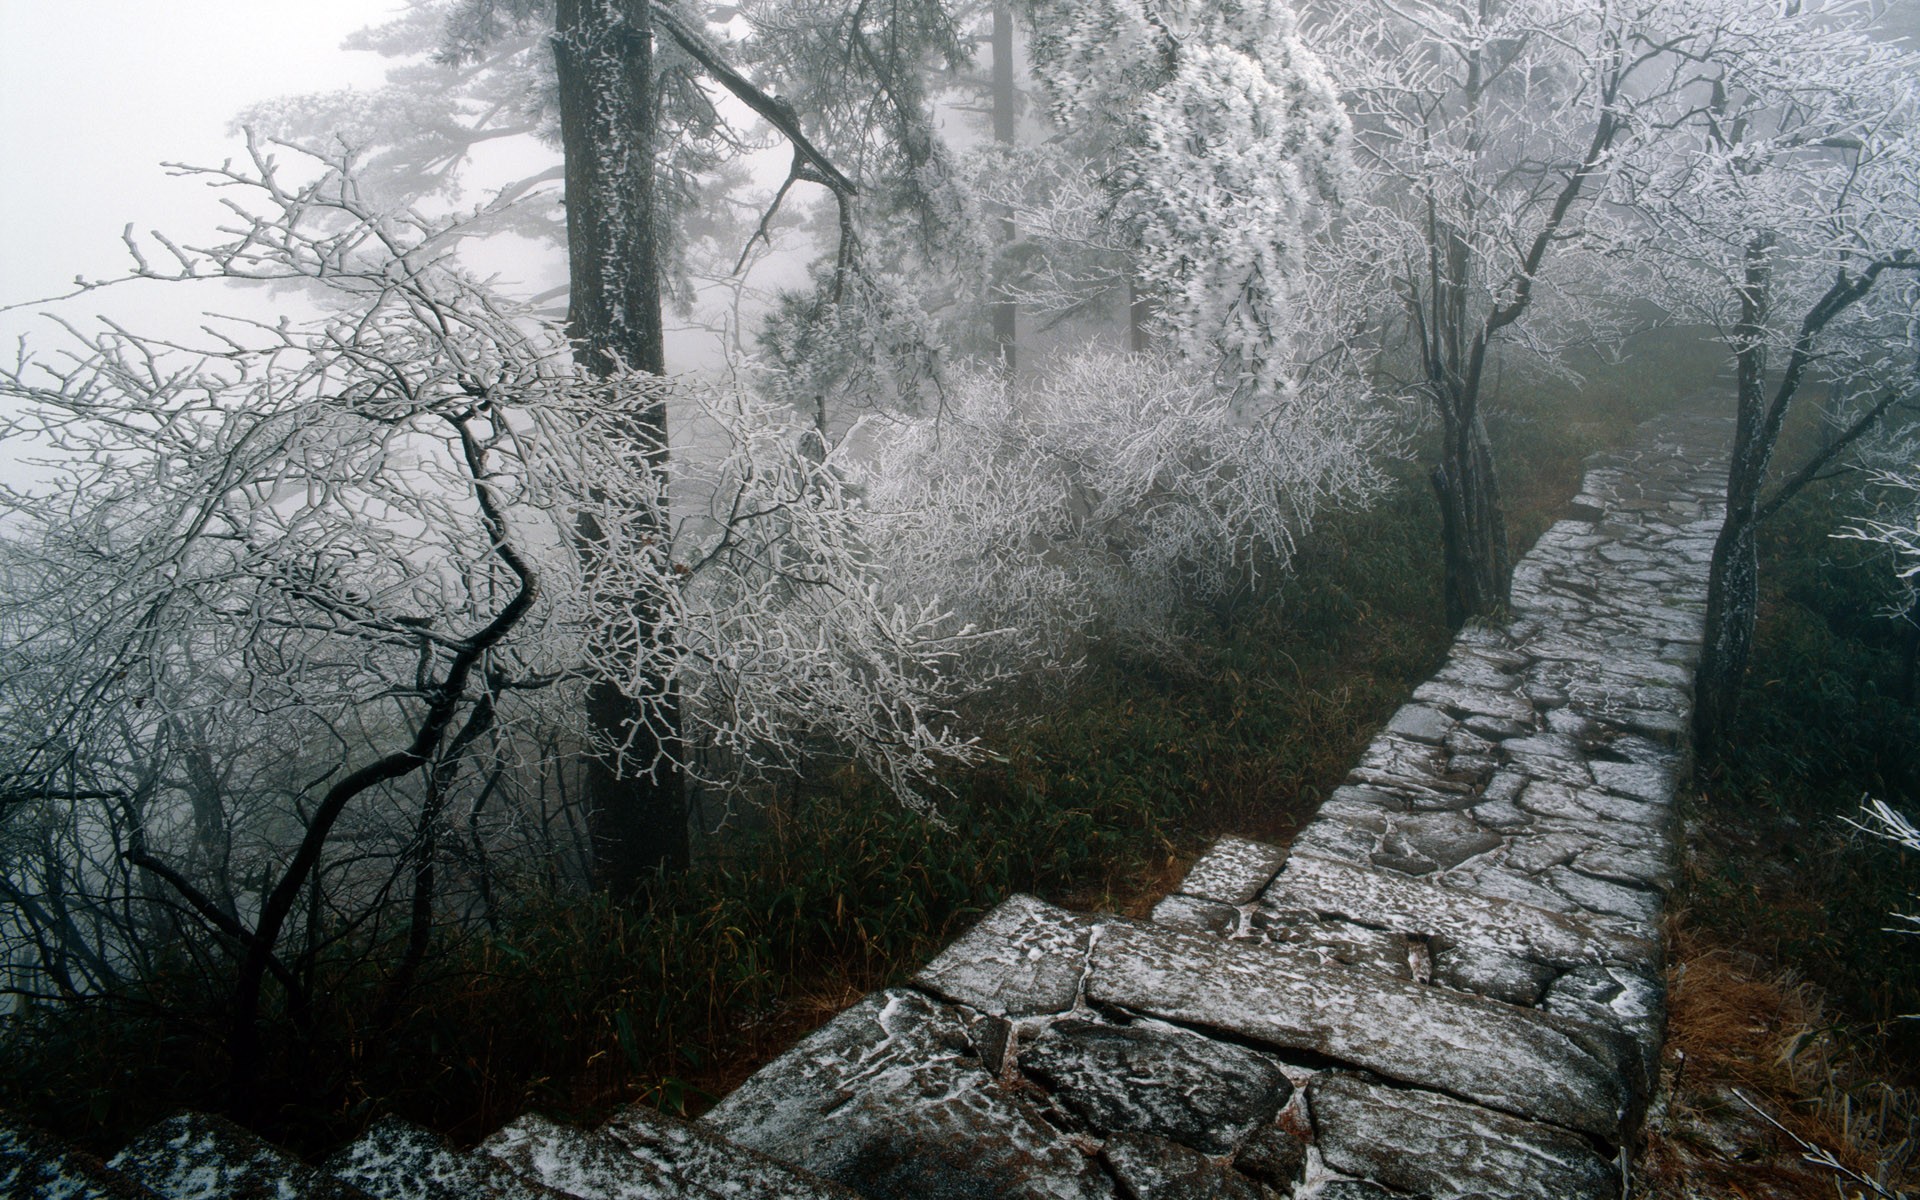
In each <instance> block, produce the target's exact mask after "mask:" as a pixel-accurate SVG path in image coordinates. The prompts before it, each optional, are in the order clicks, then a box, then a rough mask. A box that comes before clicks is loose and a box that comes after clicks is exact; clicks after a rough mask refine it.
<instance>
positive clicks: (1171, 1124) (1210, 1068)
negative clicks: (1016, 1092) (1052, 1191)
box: [1019, 1019, 1293, 1154]
mask: <svg viewBox="0 0 1920 1200" xmlns="http://www.w3.org/2000/svg"><path fill="white" fill-rule="evenodd" d="M1019 1063H1020V1069H1021V1071H1022V1072H1024V1073H1025V1074H1026V1075H1028V1076H1029V1077H1031V1078H1034V1079H1038V1080H1039V1081H1040V1082H1042V1083H1043V1084H1045V1085H1046V1087H1047V1089H1048V1090H1049V1091H1050V1092H1052V1093H1053V1095H1054V1098H1055V1099H1057V1100H1059V1101H1061V1102H1062V1103H1064V1104H1065V1105H1066V1106H1067V1107H1068V1108H1070V1109H1072V1110H1073V1111H1074V1112H1075V1113H1077V1114H1078V1115H1079V1116H1080V1117H1081V1118H1082V1119H1083V1120H1085V1121H1086V1122H1087V1124H1088V1125H1090V1126H1091V1127H1093V1129H1095V1130H1096V1131H1098V1132H1099V1133H1100V1134H1102V1135H1107V1134H1121V1133H1148V1134H1153V1135H1154V1136H1156V1137H1163V1138H1167V1139H1170V1140H1172V1141H1175V1142H1179V1143H1181V1144H1182V1145H1185V1146H1191V1147H1192V1148H1193V1149H1195V1150H1198V1151H1200V1152H1202V1153H1204V1154H1231V1153H1233V1151H1234V1150H1235V1149H1237V1148H1238V1147H1239V1145H1240V1143H1241V1142H1242V1141H1244V1140H1246V1138H1247V1136H1248V1135H1249V1134H1251V1133H1252V1132H1253V1131H1254V1130H1255V1129H1258V1128H1259V1127H1261V1126H1262V1125H1265V1124H1267V1122H1269V1121H1271V1120H1273V1118H1274V1116H1275V1114H1277V1113H1278V1112H1279V1111H1280V1108H1281V1106H1282V1105H1284V1104H1285V1103H1286V1102H1287V1098H1288V1097H1289V1096H1291V1095H1292V1094H1293V1085H1292V1084H1290V1083H1288V1082H1287V1077H1286V1075H1285V1074H1284V1073H1283V1072H1282V1071H1281V1070H1280V1068H1279V1067H1277V1066H1275V1065H1274V1064H1273V1063H1272V1062H1271V1061H1270V1060H1269V1059H1267V1058H1266V1057H1264V1056H1262V1055H1260V1054H1257V1053H1255V1052H1254V1051H1252V1050H1249V1049H1247V1048H1246V1047H1244V1046H1238V1045H1235V1044H1233V1043H1231V1042H1222V1041H1217V1040H1215V1039H1213V1038H1207V1037H1202V1036H1201V1035H1199V1034H1197V1033H1193V1032H1190V1031H1188V1030H1185V1029H1180V1028H1178V1027H1176V1026H1171V1025H1150V1024H1144V1023H1142V1024H1135V1025H1101V1024H1095V1023H1094V1022H1091V1021H1080V1020H1074V1019H1067V1020H1062V1021H1055V1022H1054V1023H1053V1024H1051V1025H1049V1026H1048V1027H1047V1028H1046V1029H1044V1030H1042V1031H1041V1032H1040V1034H1039V1035H1038V1036H1037V1037H1035V1038H1034V1039H1033V1040H1032V1041H1030V1042H1027V1043H1025V1044H1024V1045H1022V1046H1021V1048H1020V1054H1019Z"/></svg>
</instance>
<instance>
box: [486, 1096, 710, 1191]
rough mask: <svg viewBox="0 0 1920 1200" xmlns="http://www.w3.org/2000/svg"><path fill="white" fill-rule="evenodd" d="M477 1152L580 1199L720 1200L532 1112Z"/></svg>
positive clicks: (603, 1140) (593, 1134)
mask: <svg viewBox="0 0 1920 1200" xmlns="http://www.w3.org/2000/svg"><path fill="white" fill-rule="evenodd" d="M478 1148H479V1151H480V1153H482V1154H485V1155H487V1156H488V1157H490V1158H492V1159H493V1160H494V1161H496V1162H497V1163H499V1164H500V1165H501V1166H502V1167H503V1168H505V1169H506V1170H509V1171H512V1172H514V1173H516V1174H519V1175H524V1176H526V1177H527V1178H528V1179H533V1180H537V1181H538V1182H539V1183H541V1184H542V1185H544V1186H545V1187H547V1188H551V1189H552V1190H554V1191H556V1192H559V1193H561V1194H563V1195H567V1196H576V1197H579V1200H675V1198H677V1197H682V1196H684V1197H687V1198H688V1200H719V1195H720V1194H719V1193H717V1192H713V1191H709V1190H708V1189H706V1188H703V1187H698V1186H695V1185H692V1184H689V1183H688V1182H687V1181H686V1180H684V1179H681V1178H679V1177H677V1176H676V1175H674V1174H673V1173H672V1172H670V1171H666V1170H663V1169H662V1168H661V1167H660V1165H659V1164H657V1163H653V1162H646V1161H643V1160H641V1159H638V1158H635V1157H634V1156H633V1155H631V1154H628V1153H627V1151H626V1148H625V1147H623V1146H622V1145H621V1144H620V1143H619V1142H617V1141H615V1140H614V1139H613V1138H612V1137H610V1136H608V1135H607V1134H605V1133H601V1132H600V1131H598V1130H594V1129H576V1128H574V1127H573V1126H571V1125H562V1124H560V1123H559V1122H557V1121H550V1120H548V1119H547V1118H545V1117H542V1116H538V1115H535V1114H532V1113H529V1114H527V1115H526V1116H522V1117H520V1118H518V1119H516V1120H514V1121H513V1122H512V1123H510V1124H507V1125H504V1126H502V1127H501V1128H499V1129H497V1130H495V1131H494V1133H493V1135H492V1136H491V1137H489V1138H487V1140H485V1141H484V1142H481V1143H480V1145H479V1147H478Z"/></svg>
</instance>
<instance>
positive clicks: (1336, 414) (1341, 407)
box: [862, 349, 1378, 647]
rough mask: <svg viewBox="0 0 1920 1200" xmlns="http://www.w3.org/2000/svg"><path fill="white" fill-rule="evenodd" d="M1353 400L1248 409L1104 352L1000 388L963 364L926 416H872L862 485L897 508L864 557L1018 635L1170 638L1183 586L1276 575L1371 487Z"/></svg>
mask: <svg viewBox="0 0 1920 1200" xmlns="http://www.w3.org/2000/svg"><path fill="white" fill-rule="evenodd" d="M1352 399H1353V398H1352V397H1348V396H1334V395H1328V394H1325V393H1324V392H1323V393H1322V394H1321V395H1320V397H1319V398H1318V399H1316V400H1315V401H1312V402H1307V401H1295V402H1294V403H1292V404H1290V405H1280V406H1275V407H1271V408H1268V409H1266V410H1264V411H1259V412H1254V411H1250V410H1249V409H1247V408H1246V407H1244V406H1242V405H1238V404H1236V403H1235V402H1234V401H1233V399H1232V394H1231V392H1230V391H1229V390H1228V389H1224V388H1222V387H1221V386H1220V385H1219V383H1218V382H1217V381H1216V380H1214V379H1212V378H1210V377H1208V376H1207V375H1205V374H1204V373H1202V372H1199V371H1197V370H1196V369H1195V368H1194V367H1192V366H1191V365H1189V364H1185V363H1182V362H1180V361H1178V360H1175V359H1170V358H1167V357H1165V356H1160V355H1120V354H1115V353H1112V352H1108V351H1104V350H1099V349H1087V350H1083V351H1080V352H1077V353H1073V354H1067V355H1062V356H1061V357H1060V358H1059V360H1058V361H1057V362H1055V363H1053V364H1052V365H1050V366H1049V367H1048V368H1047V369H1045V370H1044V371H1042V372H1039V373H1037V374H1036V375H1034V376H1032V377H1030V378H1028V377H1023V378H1022V379H1021V380H1020V382H1019V385H1018V387H1017V388H1015V389H1011V390H1010V389H1009V388H1008V387H1007V385H1006V382H1005V381H1004V379H1002V378H1000V377H998V376H995V375H992V374H976V375H963V376H960V377H959V378H956V379H955V380H954V381H953V383H952V385H951V386H950V387H949V389H948V392H947V403H946V405H945V407H944V408H943V410H942V411H941V413H940V414H939V415H938V416H937V417H930V418H927V419H923V420H917V421H912V422H904V423H887V424H885V425H884V426H880V425H878V423H874V424H873V425H871V426H870V431H871V434H872V438H871V440H872V442H873V443H874V449H873V451H872V454H871V457H870V458H869V459H868V460H867V461H866V462H865V463H864V465H863V474H862V482H863V486H864V488H865V490H866V493H867V497H868V503H869V504H870V505H871V506H872V507H873V508H874V509H875V510H876V511H878V512H885V513H889V514H893V515H894V519H893V520H892V521H891V522H889V523H888V524H887V525H886V526H885V527H884V532H883V539H884V540H883V541H882V542H880V543H878V545H877V547H876V548H877V551H878V556H879V557H880V558H881V559H883V560H884V561H885V562H886V563H887V564H888V567H889V570H890V572H891V573H892V577H893V578H895V579H897V580H898V581H899V582H898V586H901V587H904V588H909V589H922V590H925V591H927V592H932V593H937V594H943V595H947V596H949V597H952V598H953V599H954V602H955V604H956V606H957V607H958V609H959V610H960V612H961V613H962V615H964V616H965V617H966V618H967V619H969V620H971V621H974V622H977V623H979V624H982V625H986V626H995V627H997V626H1001V625H1007V626H1017V627H1018V628H1019V629H1020V630H1021V631H1022V633H1023V634H1024V635H1025V636H1026V637H1027V638H1029V639H1032V641H1031V642H1030V643H1029V644H1030V645H1031V644H1039V645H1047V646H1062V645H1066V644H1069V643H1070V642H1071V640H1072V638H1073V637H1074V636H1075V635H1077V634H1081V633H1085V632H1088V631H1089V630H1095V631H1105V632H1111V633H1114V634H1117V635H1119V636H1121V637H1123V638H1125V639H1128V640H1130V641H1133V642H1135V643H1138V644H1142V645H1146V646H1149V647H1151V646H1154V645H1166V644H1170V643H1171V639H1172V638H1173V637H1174V636H1175V634H1176V632H1177V630H1176V627H1175V620H1176V617H1177V616H1178V615H1179V614H1180V613H1181V612H1182V611H1184V610H1186V609H1187V608H1188V606H1190V605H1191V604H1192V602H1193V601H1194V600H1195V599H1200V600H1207V601H1218V600H1222V599H1226V598H1229V597H1230V596H1232V595H1233V594H1234V593H1236V592H1237V591H1238V590H1239V589H1242V588H1244V587H1246V586H1247V585H1249V584H1251V583H1252V582H1254V581H1255V580H1256V579H1257V578H1259V577H1260V576H1261V575H1262V574H1265V573H1268V572H1277V571H1281V570H1284V569H1285V567H1286V565H1287V563H1288V561H1289V559H1290V558H1291V556H1292V553H1293V548H1294V539H1295V537H1296V536H1297V535H1298V534H1299V533H1300V532H1301V531H1302V530H1303V529H1304V528H1305V527H1306V526H1307V525H1308V524H1309V523H1310V522H1311V521H1312V520H1313V519H1314V517H1316V516H1317V515H1318V514H1319V513H1320V512H1321V511H1322V510H1323V509H1325V508H1326V507H1328V506H1331V505H1339V504H1352V503H1358V502H1361V501H1363V500H1365V499H1367V498H1369V497H1370V496H1372V495H1373V494H1374V493H1375V491H1376V490H1377V487H1378V480H1377V478H1376V476H1375V475H1374V474H1373V472H1372V471H1371V469H1370V467H1369V465H1368V452H1369V451H1370V450H1371V449H1373V446H1372V444H1371V442H1370V440H1369V430H1368V429H1366V428H1364V427H1362V426H1361V425H1360V424H1359V422H1358V420H1357V418H1355V417H1353V416H1352V415H1351V414H1352V413H1353V412H1354V411H1355V408H1354V406H1353V405H1352ZM1096 619H1097V622H1098V624H1096Z"/></svg>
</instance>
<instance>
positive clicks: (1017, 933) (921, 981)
mask: <svg viewBox="0 0 1920 1200" xmlns="http://www.w3.org/2000/svg"><path fill="white" fill-rule="evenodd" d="M1092 928H1093V921H1092V920H1091V919H1090V918H1088V917H1082V916H1077V915H1075V914H1073V913H1070V912H1068V911H1067V910H1066V909H1064V908H1055V907H1054V906H1053V905H1051V904H1048V903H1047V902H1046V901H1044V900H1038V899H1035V898H1034V897H1032V896H1028V895H1015V896H1010V897H1008V898H1007V899H1005V900H1003V901H1001V902H1000V904H999V905H997V906H996V907H995V908H994V909H993V910H992V911H991V912H989V913H988V914H987V915H986V916H984V917H982V918H980V920H979V922H978V923H977V924H975V925H974V927H973V928H972V929H970V930H968V931H967V932H966V933H965V934H963V935H961V936H960V937H959V938H958V939H956V940H955V941H954V942H953V944H952V945H950V946H948V947H947V948H946V949H945V950H942V951H941V952H940V953H939V955H938V956H937V957H935V958H934V960H933V961H932V962H930V963H928V964H927V965H926V966H924V967H922V968H921V969H920V973H919V974H917V975H915V976H914V977H913V982H914V984H915V986H917V987H921V988H925V989H926V990H927V991H929V992H932V993H934V994H935V995H937V996H943V997H945V998H946V999H948V1000H952V1001H954V1002H956V1003H959V1004H965V1005H967V1006H968V1007H970V1008H977V1009H979V1010H980V1011H981V1012H984V1013H992V1014H993V1015H995V1016H999V1017H1030V1016H1038V1015H1041V1014H1044V1013H1057V1012H1065V1011H1067V1010H1068V1009H1069V1008H1072V1007H1073V1002H1074V999H1075V998H1076V997H1077V996H1078V995H1079V994H1080V976H1081V973H1082V971H1083V970H1084V968H1085V964H1086V958H1087V938H1088V934H1089V931H1090V930H1092Z"/></svg>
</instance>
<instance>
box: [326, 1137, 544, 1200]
mask: <svg viewBox="0 0 1920 1200" xmlns="http://www.w3.org/2000/svg"><path fill="white" fill-rule="evenodd" d="M324 1170H326V1172H327V1173H328V1174H330V1175H332V1176H333V1177H334V1178H335V1179H339V1180H342V1181H344V1182H346V1183H350V1184H352V1185H353V1186H355V1187H357V1188H359V1189H360V1190H361V1191H363V1192H365V1193H367V1194H368V1195H370V1196H379V1197H382V1200H567V1195H566V1193H565V1192H558V1191H555V1190H554V1189H552V1188H550V1187H547V1186H546V1185H544V1184H540V1183H536V1182H534V1181H533V1180H532V1179H530V1178H527V1177H526V1176H524V1175H520V1174H518V1173H516V1172H514V1171H511V1170H509V1169H508V1168H507V1167H506V1166H505V1165H503V1164H501V1163H500V1162H498V1161H497V1160H495V1159H493V1158H491V1157H489V1156H487V1155H484V1154H463V1153H461V1152H460V1151H458V1150H455V1149H454V1148H453V1147H452V1146H450V1145H448V1144H447V1142H446V1140H445V1139H444V1138H442V1137H440V1136H439V1135H438V1134H435V1133H432V1132H430V1131H428V1130H425V1129H422V1128H420V1127H419V1126H418V1125H414V1124H412V1123H411V1122H408V1121H403V1120H400V1119H399V1118H398V1117H387V1118H385V1119H384V1120H380V1121H376V1122H375V1123H374V1124H373V1125H372V1127H370V1128H369V1129H368V1130H367V1131H366V1133H364V1134H362V1135H361V1136H360V1137H359V1138H358V1139H357V1140H355V1141H354V1142H353V1143H352V1144H350V1145H348V1146H346V1147H344V1148H343V1149H341V1150H340V1151H339V1152H338V1153H336V1154H335V1155H334V1156H333V1157H332V1158H329V1159H328V1160H327V1162H326V1166H325V1167H324Z"/></svg>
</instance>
